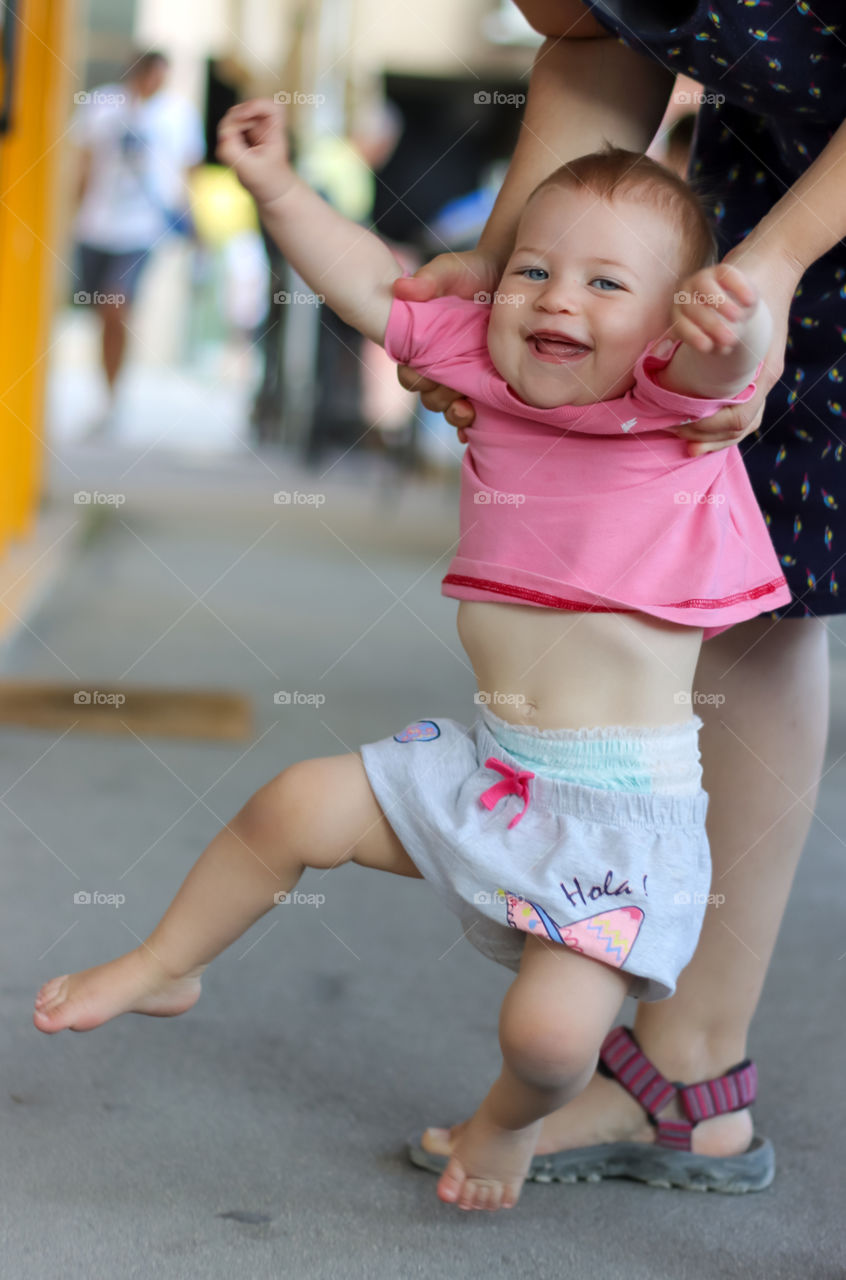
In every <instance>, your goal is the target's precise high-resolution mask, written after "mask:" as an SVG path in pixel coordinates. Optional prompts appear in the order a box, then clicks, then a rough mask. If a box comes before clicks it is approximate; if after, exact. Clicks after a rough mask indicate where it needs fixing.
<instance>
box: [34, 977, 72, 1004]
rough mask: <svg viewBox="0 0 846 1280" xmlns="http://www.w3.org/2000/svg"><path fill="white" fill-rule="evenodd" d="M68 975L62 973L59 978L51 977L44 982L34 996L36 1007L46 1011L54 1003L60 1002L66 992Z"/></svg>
mask: <svg viewBox="0 0 846 1280" xmlns="http://www.w3.org/2000/svg"><path fill="white" fill-rule="evenodd" d="M68 977H69V975H68V974H67V973H64V974H62V976H61V977H59V978H51V979H50V981H49V982H45V983H44V986H43V987H42V988H41V990H40V991H39V992H38V995H37V996H36V997H35V1007H36V1009H40V1010H41V1011H42V1012H46V1011H47V1010H48V1009H50V1008H51V1007H52V1006H53V1005H54V1004H59V1003H61V1001H62V1000H64V998H65V996H66V994H67V985H68Z"/></svg>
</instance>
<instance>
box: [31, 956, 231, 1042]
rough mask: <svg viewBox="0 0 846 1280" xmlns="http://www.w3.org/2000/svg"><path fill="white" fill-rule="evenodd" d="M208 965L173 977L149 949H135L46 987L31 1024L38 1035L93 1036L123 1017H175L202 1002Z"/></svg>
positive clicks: (40, 996)
mask: <svg viewBox="0 0 846 1280" xmlns="http://www.w3.org/2000/svg"><path fill="white" fill-rule="evenodd" d="M205 967H206V966H205V965H202V966H200V967H199V968H197V969H194V970H192V972H191V973H188V974H185V975H184V976H183V977H181V978H174V977H171V976H170V975H169V974H168V973H167V972H166V971H165V969H164V968H163V966H162V965H161V964H160V963H159V962H158V961H157V960H156V958H155V956H154V955H153V954H152V952H151V951H150V950H149V948H148V947H144V946H142V947H136V949H135V950H134V951H128V952H127V953H126V955H124V956H119V957H118V959H117V960H112V961H110V962H109V964H100V965H97V966H96V968H94V969H83V970H82V972H81V973H72V974H64V976H63V977H61V978H51V979H50V981H49V982H45V984H44V986H43V987H42V988H41V990H40V991H39V993H38V995H37V996H36V998H35V1012H34V1013H33V1015H32V1020H33V1022H34V1023H35V1025H36V1027H37V1028H38V1030H39V1031H46V1032H53V1031H62V1030H64V1028H65V1027H69V1028H70V1029H71V1031H91V1030H92V1028H94V1027H99V1026H100V1024H101V1023H103V1022H108V1020H109V1019H110V1018H116V1017H117V1015H118V1014H119V1013H148V1014H153V1015H154V1016H156V1017H160V1018H161V1017H164V1018H167V1017H173V1016H175V1015H176V1014H178V1013H184V1012H185V1011H186V1009H190V1008H191V1006H192V1005H193V1004H196V1003H197V1000H198V999H199V997H200V987H201V983H200V974H201V973H202V972H203V970H204V969H205Z"/></svg>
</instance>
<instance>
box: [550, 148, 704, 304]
mask: <svg viewBox="0 0 846 1280" xmlns="http://www.w3.org/2000/svg"><path fill="white" fill-rule="evenodd" d="M546 187H564V188H565V189H566V188H569V189H571V190H573V189H577V188H579V187H583V188H585V189H586V190H587V191H590V192H592V193H593V194H594V195H596V196H599V197H600V199H604V200H611V199H613V198H614V197H615V196H617V195H619V196H622V197H628V198H630V199H631V198H638V197H639V198H640V199H641V201H642V202H643V203H646V204H652V205H653V206H654V207H655V208H656V209H658V210H659V211H660V212H661V213H663V214H664V215H665V216H666V217H668V218H669V219H670V220H671V221H672V222H673V223H674V224H675V226H676V227H677V229H678V231H679V232H680V234H681V238H682V247H683V249H684V250H685V252H684V254H683V260H682V268H681V270H680V273H679V278H680V279H681V278H683V277H684V276H686V275H689V274H690V273H691V272H694V271H698V270H699V269H700V268H701V267H709V266H713V265H714V264H715V263H717V262H719V260H720V253H719V248H718V245H717V240H716V237H715V235H714V232H713V230H712V227H711V223H710V221H709V219H708V215H707V213H706V212H705V207H704V204H703V200H702V197H701V196H700V195H699V194H698V192H697V191H696V190H695V189H694V187H693V186H692V185H691V184H690V183H688V182H686V181H685V180H684V178H680V177H679V176H678V174H676V173H674V172H673V171H672V169H668V168H666V166H665V165H662V164H658V163H657V161H655V160H651V159H650V158H649V156H645V155H641V154H640V153H639V152H637V151H625V150H623V148H622V147H615V146H612V145H611V143H610V142H607V141H606V142H605V143H604V145H603V147H602V150H601V151H590V152H588V154H587V155H583V156H578V157H577V158H576V159H575V160H570V161H568V163H567V164H562V165H561V166H560V168H558V169H555V170H554V171H553V172H552V173H551V174H550V175H549V176H548V177H547V178H544V180H543V182H540V183H538V185H537V186H536V187H535V189H534V191H533V192H532V193H531V195H530V196H529V200H531V199H532V198H533V197H534V196H536V195H537V193H538V192H539V191H543V190H544V188H546ZM527 203H528V202H527Z"/></svg>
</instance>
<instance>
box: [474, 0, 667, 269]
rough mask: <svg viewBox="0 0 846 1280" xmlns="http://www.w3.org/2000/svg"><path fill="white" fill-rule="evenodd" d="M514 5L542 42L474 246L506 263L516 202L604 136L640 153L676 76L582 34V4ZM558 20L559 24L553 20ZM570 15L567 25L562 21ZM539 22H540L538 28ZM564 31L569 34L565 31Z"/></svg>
mask: <svg viewBox="0 0 846 1280" xmlns="http://www.w3.org/2000/svg"><path fill="white" fill-rule="evenodd" d="M518 8H520V9H522V11H523V13H524V14H525V16H526V17H527V19H528V20H529V22H530V23H531V24H532V26H534V27H535V29H536V30H538V31H540V32H541V34H542V35H546V36H547V39H546V40H545V41H544V43H543V44H542V45H541V47H540V49H539V50H538V53H537V56H536V57H535V61H534V65H533V67H532V72H531V78H530V80H529V91H528V95H527V98H526V108H525V112H524V115H523V122H522V125H521V128H520V134H519V137H518V139H517V145H516V147H515V148H514V154H513V156H512V159H511V163H510V164H509V166H508V172H507V173H506V175H505V181H504V182H503V184H502V189H501V190H500V193H499V196H498V197H497V201H496V204H495V205H494V207H493V209H492V211H491V214H490V217H489V218H488V221H487V224H486V226H485V229H484V231H483V232H482V234H481V236H480V238H479V245H478V247H479V249H480V250H482V251H483V252H485V253H488V254H494V255H496V257H497V258H498V260H499V263H500V267H503V266H504V265H505V262H506V261H507V259H508V257H509V255H510V253H511V250H512V247H513V244H514V235H515V232H516V230H517V223H518V221H519V218H520V214H521V213H522V211H523V206H524V205H525V203H526V200H527V198H528V196H529V195H530V193H531V192H532V191H533V190H534V188H535V187H536V186H537V185H538V183H539V182H542V181H543V179H544V178H546V177H548V176H549V174H550V173H552V171H553V170H554V169H557V168H558V167H559V165H562V164H565V163H566V162H567V161H568V160H574V159H575V158H576V156H581V155H585V154H586V153H587V152H588V151H597V150H599V148H600V147H601V146H602V143H603V140H604V139H606V138H607V139H608V141H609V142H611V143H613V145H614V146H616V147H623V148H625V149H626V150H629V151H646V149H647V147H648V146H649V144H650V142H651V141H652V139H653V137H654V136H655V131H656V130H657V128H658V126H659V124H660V123H661V120H662V118H663V115H664V111H665V110H666V107H667V103H668V101H669V98H670V94H671V93H672V90H673V84H674V82H675V76H674V75H673V73H672V72H671V71H668V70H667V69H666V68H664V67H662V66H660V65H659V64H658V63H657V62H653V61H651V60H650V59H649V58H647V57H645V56H643V55H642V54H639V53H635V52H634V50H632V49H629V48H628V47H627V46H626V45H623V44H620V43H619V42H618V40H617V39H616V37H615V36H613V35H611V33H610V32H607V31H604V30H603V31H602V34H601V35H591V36H590V37H588V36H586V34H585V32H586V30H588V28H585V27H584V26H581V33H580V24H579V11H581V13H582V14H583V15H584V14H585V12H586V11H585V10H584V8H583V6H582V5H581V4H578V3H576V4H574V3H572V2H571V3H569V4H565V3H562V4H549V3H540V4H539V3H537V0H521V3H520V4H519V5H518ZM556 16H557V17H558V19H559V22H560V24H561V25H559V26H557V25H556V24H554V23H553V21H552V19H553V17H556ZM567 19H569V22H568V21H567ZM538 22H542V23H543V25H542V26H538V25H537V24H538ZM568 31H569V34H568Z"/></svg>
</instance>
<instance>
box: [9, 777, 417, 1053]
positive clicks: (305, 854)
mask: <svg viewBox="0 0 846 1280" xmlns="http://www.w3.org/2000/svg"><path fill="white" fill-rule="evenodd" d="M349 861H353V862H358V863H360V864H361V865H362V866H367V867H374V868H377V869H378V870H381V871H392V872H395V873H396V874H397V875H405V876H417V877H418V878H419V875H420V873H419V872H418V870H417V868H416V867H415V866H414V863H413V862H412V861H411V859H410V858H409V856H408V854H407V853H406V852H405V850H404V849H403V847H402V845H401V844H400V842H399V840H398V839H397V836H396V834H395V833H394V831H393V829H392V827H391V826H390V824H389V823H388V821H387V819H386V818H385V815H384V814H383V813H382V810H381V809H380V807H379V805H378V803H377V801H376V798H375V796H374V795H373V792H372V790H371V788H370V784H369V782H368V780H367V775H366V773H365V771H364V765H363V764H362V762H361V757H360V756H358V755H354V754H353V755H347V756H330V757H326V758H324V759H320V760H304V761H302V763H300V764H295V765H293V766H292V767H291V768H290V769H286V770H285V771H284V773H280V774H279V775H278V777H276V778H274V779H272V781H270V782H268V783H267V784H266V786H264V787H262V788H261V790H260V791H257V792H256V794H255V795H254V796H252V798H251V799H250V800H248V801H247V803H246V804H245V805H244V807H243V809H241V811H240V812H239V813H238V814H236V816H235V817H234V818H233V819H232V821H231V822H230V823H228V824H227V826H225V827H224V828H223V830H222V831H220V832H219V833H218V834H217V835H216V836H215V838H214V839H213V840H212V842H211V844H210V845H209V846H208V848H207V849H206V850H205V851H204V853H203V854H201V856H200V857H199V858H198V859H197V861H196V862H195V864H194V866H193V867H192V868H191V870H190V871H189V873H188V875H187V876H186V878H185V880H184V882H183V884H182V886H181V888H180V889H179V892H178V893H177V895H176V897H175V898H174V900H173V902H172V903H171V905H170V906H169V907H168V909H167V911H166V912H165V914H164V916H163V917H162V919H161V921H160V922H159V924H158V925H157V926H156V928H155V929H154V930H153V932H152V933H151V934H150V937H149V938H148V939H147V941H146V942H144V943H142V944H141V946H140V947H137V948H136V949H135V950H134V951H129V952H127V953H126V955H123V956H120V957H119V958H118V959H117V960H112V961H111V962H110V963H108V964H102V965H98V966H97V967H96V968H94V969H85V970H84V971H83V972H81V973H76V974H72V975H67V974H66V975H64V976H63V977H61V978H53V979H52V980H51V981H50V982H48V983H45V985H44V986H43V987H42V988H41V991H40V992H39V994H38V997H37V999H36V1007H35V1014H34V1022H35V1025H36V1027H38V1029H39V1030H40V1031H49V1032H52V1031H61V1030H62V1029H63V1028H65V1027H71V1028H73V1030H75V1031H90V1030H91V1028H92V1027H97V1026H99V1025H100V1024H101V1023H102V1022H105V1021H107V1019H109V1018H114V1017H115V1016H116V1015H117V1014H119V1013H128V1012H135V1013H150V1014H157V1015H159V1016H162V1015H173V1014H177V1013H184V1012H185V1010H186V1009H189V1008H190V1007H191V1005H193V1004H195V1003H196V1001H197V999H198V997H199V995H200V974H201V973H202V972H203V970H204V969H205V968H206V967H207V966H208V964H209V963H210V962H211V961H212V960H213V959H214V957H215V956H217V955H219V954H220V952H221V951H223V950H225V948H226V947H228V946H229V945H230V944H231V943H232V942H234V941H235V939H236V938H239V937H240V936H241V934H242V933H244V932H245V930H247V929H249V927H250V926H251V925H252V924H254V923H255V922H256V920H258V919H259V917H260V916H263V915H264V914H265V912H267V911H269V910H270V909H271V908H272V907H273V906H274V905H275V904H276V902H278V900H279V899H278V897H276V896H275V895H278V894H280V893H288V892H290V891H291V889H293V887H294V885H295V884H296V883H297V881H298V880H299V878H300V876H301V875H302V872H303V871H304V869H305V868H306V867H321V868H324V869H328V868H331V867H335V866H340V865H341V864H342V863H344V862H349Z"/></svg>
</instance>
